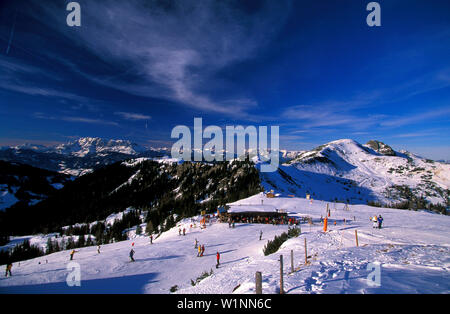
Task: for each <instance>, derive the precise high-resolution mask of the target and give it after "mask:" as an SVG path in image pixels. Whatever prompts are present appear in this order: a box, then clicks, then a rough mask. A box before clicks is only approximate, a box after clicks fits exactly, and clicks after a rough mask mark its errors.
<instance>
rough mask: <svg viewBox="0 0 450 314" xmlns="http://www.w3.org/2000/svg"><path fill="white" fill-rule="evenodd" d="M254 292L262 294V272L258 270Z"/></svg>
mask: <svg viewBox="0 0 450 314" xmlns="http://www.w3.org/2000/svg"><path fill="white" fill-rule="evenodd" d="M255 277H256V294H262V274H261V272H260V271H257V272H256V276H255Z"/></svg>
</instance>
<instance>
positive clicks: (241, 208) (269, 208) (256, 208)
mask: <svg viewBox="0 0 450 314" xmlns="http://www.w3.org/2000/svg"><path fill="white" fill-rule="evenodd" d="M229 206H230V209H229V210H228V212H229V213H245V212H261V213H277V212H278V210H277V208H276V207H275V206H273V205H263V204H261V205H229Z"/></svg>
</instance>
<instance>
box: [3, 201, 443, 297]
mask: <svg viewBox="0 0 450 314" xmlns="http://www.w3.org/2000/svg"><path fill="white" fill-rule="evenodd" d="M261 200H262V201H263V203H264V205H272V206H275V207H277V208H279V209H284V210H286V211H288V212H289V215H290V216H297V217H305V216H307V217H311V218H312V219H313V222H314V224H313V225H309V224H307V223H302V224H301V230H302V234H301V235H300V236H299V237H298V238H293V239H289V240H288V241H287V242H285V243H284V244H283V245H282V247H281V248H280V250H279V251H278V252H277V253H275V254H272V255H269V256H264V254H263V251H262V249H263V247H264V245H265V244H266V242H267V240H272V239H273V238H274V236H275V235H279V234H281V233H282V232H284V231H286V230H287V228H288V227H287V226H273V225H258V224H254V225H251V224H236V227H235V228H234V229H233V228H229V227H228V224H221V223H217V222H213V223H211V225H208V226H207V228H206V229H200V228H199V227H198V220H199V218H200V217H194V218H193V219H195V220H196V221H197V223H196V227H193V228H190V225H191V224H192V222H191V220H190V219H186V220H183V221H182V222H180V224H179V226H177V227H175V228H173V229H171V230H169V231H167V232H165V233H163V234H162V235H161V236H160V237H158V238H157V239H154V240H153V244H150V241H149V238H148V237H145V236H138V237H136V238H134V239H130V240H128V241H123V242H118V243H113V244H109V245H103V246H102V247H101V253H100V254H98V253H97V248H96V247H95V246H94V247H87V248H82V249H78V251H79V252H77V253H75V256H74V262H77V263H79V265H80V270H81V287H76V286H75V287H69V286H68V285H67V284H66V278H67V276H68V274H69V273H70V271H71V270H67V264H68V263H69V251H62V252H58V253H54V254H51V255H47V256H43V257H41V258H36V259H32V260H28V261H23V262H21V263H20V266H19V263H15V264H14V265H13V268H12V274H13V276H12V277H8V278H5V277H1V279H0V293H152V294H167V293H170V289H171V287H173V286H175V285H176V286H178V290H177V291H176V293H187V294H194V293H195V294H209V293H219V294H230V293H254V292H255V291H254V288H255V283H254V278H255V272H256V271H261V272H262V275H263V293H278V291H279V290H278V289H279V275H280V274H279V261H278V260H279V255H280V254H283V256H284V290H285V292H286V293H294V294H296V293H302V294H303V293H449V292H450V254H449V252H450V240H449V238H450V237H449V236H450V217H448V216H443V215H438V214H434V213H429V212H423V211H422V212H414V211H403V210H396V209H387V208H375V207H369V206H366V205H354V206H353V205H350V206H349V210H348V211H347V210H344V204H336V205H335V204H333V203H329V207H330V209H331V216H330V218H329V223H328V225H329V228H328V232H326V233H325V232H323V230H322V229H323V227H322V225H321V223H320V218H321V217H325V212H326V206H327V203H326V202H323V201H315V200H314V201H313V202H312V203H311V202H310V201H309V200H306V199H302V198H272V199H270V198H266V197H265V196H264V195H263V194H258V195H255V196H252V197H250V198H247V199H244V200H240V201H238V202H236V203H233V204H234V205H238V204H242V205H259V204H261ZM375 214H376V215H380V214H381V215H382V216H383V217H384V228H383V229H381V230H378V229H373V228H372V223H371V222H370V221H369V217H370V216H373V215H375ZM344 219H345V223H344ZM334 222H336V225H334ZM180 227H181V228H186V235H185V236H183V235H181V236H180V235H179V234H178V230H179V228H180ZM355 230H357V231H358V239H359V246H358V247H356V244H355ZM260 231H262V232H263V239H262V240H261V241H260V240H259V234H260ZM305 238H306V241H307V247H308V256H309V257H310V258H309V264H308V265H304V262H305V256H304V239H305ZM195 239H197V240H198V241H199V243H200V244H204V245H205V255H204V256H203V257H197V250H196V249H195V248H194V242H195ZM133 243H134V246H133V245H132V244H133ZM132 247H133V248H134V251H135V256H134V257H135V259H136V261H135V262H130V261H129V257H128V253H129V251H130V249H131V248H132ZM291 250H293V252H294V268H295V272H293V273H291V263H290V252H291ZM217 251H219V252H220V254H221V266H220V267H219V268H218V269H216V268H215V263H216V252H217ZM46 260H47V261H48V263H46ZM39 262H40V264H39ZM370 263H372V264H370ZM373 264H376V265H380V274H381V277H380V283H381V285H380V286H373V285H371V283H372V282H371V281H368V280H367V278H368V276H369V275H370V273H371V272H372V269H371V268H370V266H371V265H373ZM368 266H369V268H368ZM2 267H4V266H2ZM2 270H4V268H2ZM211 270H212V271H213V273H212V275H211V276H209V277H207V278H206V279H204V280H202V281H200V282H199V283H198V284H196V285H195V286H192V285H191V280H193V281H196V278H197V277H199V276H200V275H201V274H202V273H203V272H204V271H207V272H210V271H211Z"/></svg>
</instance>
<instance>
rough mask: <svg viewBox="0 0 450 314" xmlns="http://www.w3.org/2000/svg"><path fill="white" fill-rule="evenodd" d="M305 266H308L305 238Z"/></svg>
mask: <svg viewBox="0 0 450 314" xmlns="http://www.w3.org/2000/svg"><path fill="white" fill-rule="evenodd" d="M305 265H308V250H307V248H306V238H305Z"/></svg>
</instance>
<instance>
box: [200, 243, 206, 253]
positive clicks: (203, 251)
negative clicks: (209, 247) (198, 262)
mask: <svg viewBox="0 0 450 314" xmlns="http://www.w3.org/2000/svg"><path fill="white" fill-rule="evenodd" d="M203 253H205V245H204V244H202V251H201V253H200V256H203Z"/></svg>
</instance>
